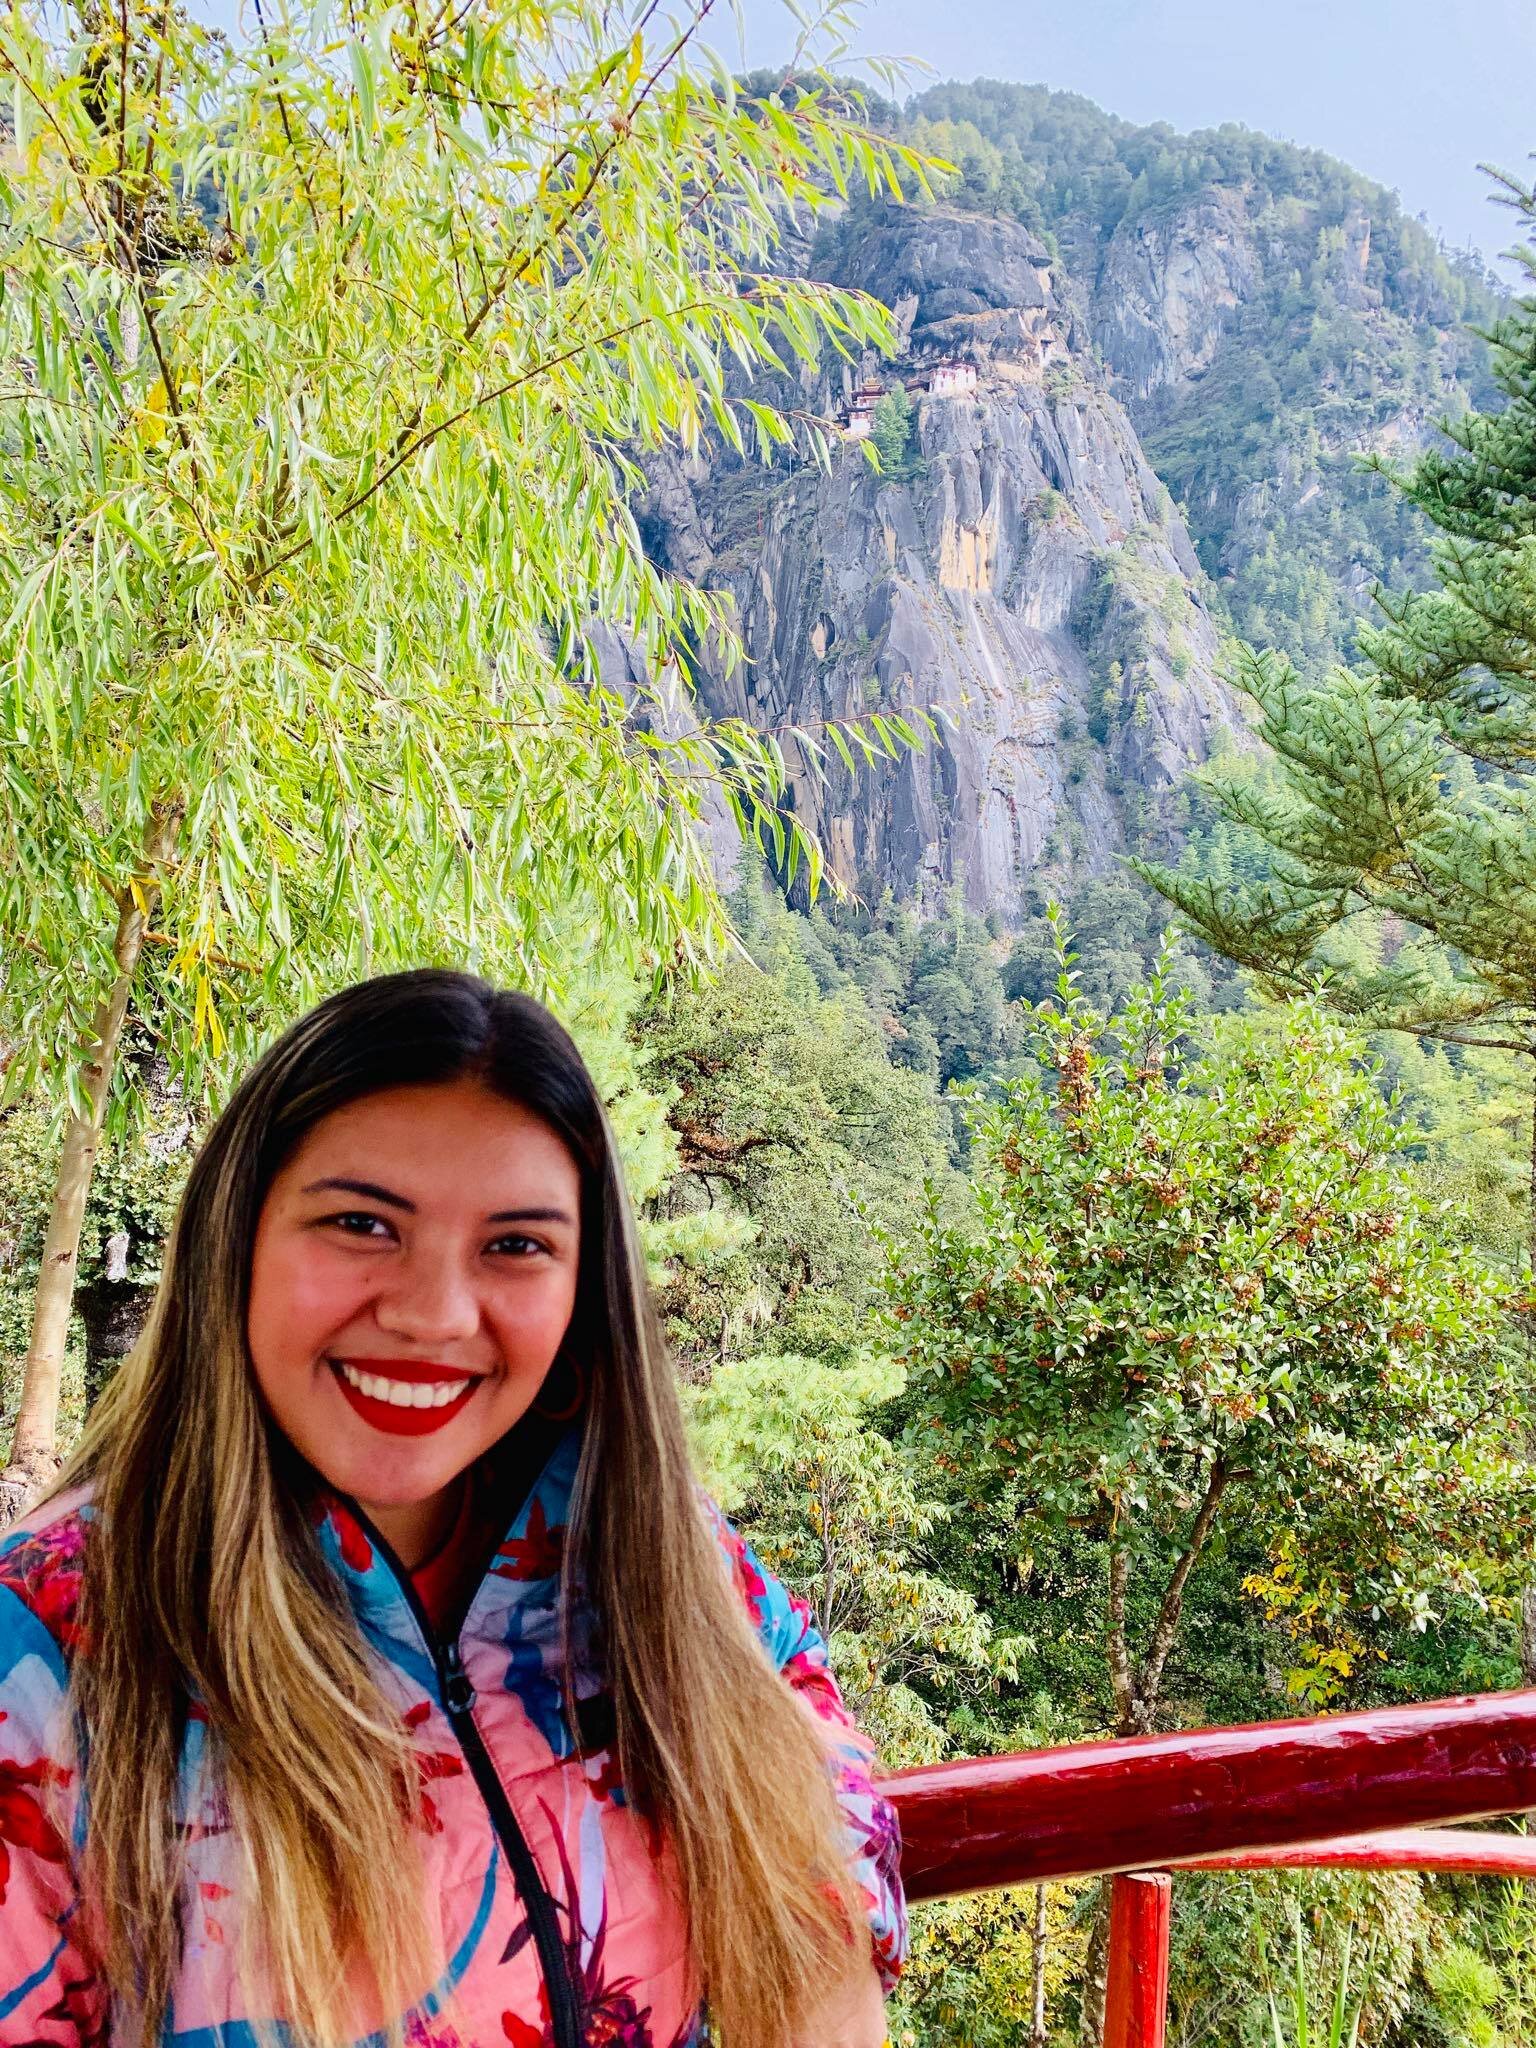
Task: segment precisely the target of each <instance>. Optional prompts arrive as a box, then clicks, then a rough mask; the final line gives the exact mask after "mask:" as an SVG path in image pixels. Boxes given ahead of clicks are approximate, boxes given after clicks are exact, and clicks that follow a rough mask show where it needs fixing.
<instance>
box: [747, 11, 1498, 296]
mask: <svg viewBox="0 0 1536 2048" xmlns="http://www.w3.org/2000/svg"><path fill="white" fill-rule="evenodd" d="M728 5H729V0H719V5H718V10H717V11H718V13H719V15H720V16H721V17H723V19H722V20H721V24H720V26H719V28H718V29H716V30H715V32H714V35H713V41H714V43H715V45H716V47H717V48H718V49H719V50H720V51H721V52H722V54H725V55H728V56H729V57H730V58H731V59H732V61H733V62H734V61H738V60H739V55H740V52H739V48H738V45H737V39H736V32H735V29H734V27H733V25H732V24H731V22H730V19H729V14H728V11H727V9H728ZM740 8H741V13H742V15H743V17H744V19H745V23H746V28H747V59H748V61H749V63H752V64H759V63H761V64H771V63H775V62H781V61H782V60H783V59H784V58H785V57H786V56H787V55H788V53H789V51H790V49H791V48H792V47H793V43H794V38H795V35H796V33H797V31H796V29H795V27H794V23H793V20H792V18H791V16H790V14H789V12H788V9H787V8H786V6H785V5H784V0H740ZM853 47H854V48H855V50H857V51H866V52H874V53H878V54H879V55H881V56H887V57H913V58H919V59H921V60H923V61H925V62H926V63H927V64H928V65H930V66H931V67H932V71H933V74H934V75H936V76H937V77H940V78H975V77H978V76H981V77H988V78H1005V79H1012V80H1015V81H1018V82H1020V83H1025V84H1043V85H1050V86H1055V87H1057V88H1059V89H1062V90H1065V91H1069V92H1080V93H1084V94H1086V96H1087V97H1088V98H1089V99H1091V100H1097V101H1098V103H1099V104H1100V106H1103V107H1105V108H1107V109H1108V110H1109V111H1110V112H1111V113H1114V114H1120V115H1122V116H1123V117H1124V118H1125V119H1126V120H1128V121H1138V122H1140V121H1167V122H1169V123H1171V124H1172V126H1173V127H1175V128H1177V129H1180V130H1188V129H1191V128H1205V127H1215V126H1216V125H1217V124H1218V123H1220V122H1222V121H1240V122H1242V123H1243V124H1244V125H1245V126H1246V127H1249V128H1259V129H1262V130H1264V131H1265V132H1266V133H1267V134H1271V135H1278V136H1281V137H1283V138H1285V139H1286V140H1288V141H1291V142H1297V143H1303V144H1307V145H1310V146H1314V147H1316V148H1319V149H1326V150H1328V151H1329V152H1330V153H1331V154H1332V155H1334V156H1339V157H1342V158H1343V159H1344V160H1345V162H1346V163H1349V164H1352V165H1353V166H1354V167H1355V169H1356V170H1359V171H1363V172H1365V173H1366V174H1367V175H1368V176H1370V177H1373V178H1376V179H1378V180H1379V181H1380V182H1381V183H1382V184H1383V185H1387V186H1390V187H1393V188H1395V189H1396V191H1397V192H1398V193H1399V195H1400V196H1401V198H1402V201H1403V204H1404V206H1405V207H1406V208H1407V209H1408V211H1409V212H1410V213H1415V214H1417V213H1423V214H1426V215H1427V216H1428V218H1429V222H1430V225H1431V227H1433V228H1434V229H1436V230H1437V232H1440V233H1442V234H1444V236H1445V238H1446V240H1447V241H1449V242H1451V243H1453V244H1455V245H1457V246H1464V245H1465V244H1467V243H1468V242H1471V243H1472V244H1473V245H1474V246H1476V247H1477V248H1479V249H1481V250H1483V251H1484V252H1485V254H1487V255H1488V256H1490V257H1491V256H1493V255H1494V254H1495V253H1496V252H1497V251H1498V250H1499V249H1501V248H1504V247H1507V246H1508V244H1509V242H1510V241H1511V240H1513V239H1514V227H1515V217H1514V215H1513V214H1511V213H1510V212H1509V211H1508V210H1507V209H1506V208H1504V207H1496V206H1494V205H1492V204H1491V203H1490V202H1489V200H1488V199H1487V197H1486V194H1487V192H1488V190H1489V187H1488V181H1487V180H1486V179H1485V178H1484V177H1483V176H1482V175H1481V174H1480V173H1479V171H1478V170H1477V164H1478V163H1479V162H1480V161H1485V162H1493V163H1496V164H1498V165H1499V166H1500V167H1501V168H1503V169H1505V170H1509V171H1512V172H1514V173H1515V174H1516V175H1517V176H1518V175H1521V174H1523V173H1526V172H1531V173H1532V174H1533V175H1536V165H1533V164H1532V163H1531V161H1530V158H1531V153H1532V152H1533V151H1536V0H1258V4H1256V0H1066V4H1062V0H868V4H867V5H865V6H864V7H863V8H862V9H861V11H860V14H859V19H858V24H857V27H856V31H855V34H854V38H853ZM924 82H926V81H925V79H924V76H923V75H922V74H918V75H917V77H916V78H915V79H914V81H913V83H914V85H921V84H922V83H924Z"/></svg>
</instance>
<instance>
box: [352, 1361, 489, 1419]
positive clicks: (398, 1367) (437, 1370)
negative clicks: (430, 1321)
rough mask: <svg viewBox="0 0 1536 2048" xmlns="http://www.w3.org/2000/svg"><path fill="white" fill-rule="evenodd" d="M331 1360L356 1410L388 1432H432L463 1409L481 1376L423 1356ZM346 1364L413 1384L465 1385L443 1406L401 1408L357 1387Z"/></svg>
mask: <svg viewBox="0 0 1536 2048" xmlns="http://www.w3.org/2000/svg"><path fill="white" fill-rule="evenodd" d="M329 1363H330V1367H331V1371H332V1372H333V1373H334V1374H335V1376H336V1384H337V1386H338V1387H340V1389H341V1391H342V1393H343V1394H344V1395H345V1396H346V1398H347V1402H348V1404H349V1406H350V1407H351V1408H352V1409H353V1411H354V1413H356V1414H358V1415H360V1416H361V1417H362V1418H363V1420H364V1422H366V1423H368V1424H369V1425H370V1427H371V1428H373V1429H377V1430H381V1431H382V1432H383V1433H384V1434H385V1435H386V1436H430V1435H431V1434H432V1432H433V1431H434V1430H438V1429H441V1428H442V1427H443V1426H444V1424H445V1423H448V1422H451V1421H452V1420H453V1418H454V1416H456V1415H457V1414H458V1413H459V1412H460V1411H461V1410H462V1409H463V1407H464V1405H465V1403H466V1402H467V1401H468V1400H469V1399H470V1397H471V1395H472V1394H473V1393H474V1391H475V1387H476V1385H477V1384H478V1380H479V1377H480V1376H479V1375H478V1374H475V1373H470V1372H465V1371H464V1370H463V1368H462V1367H460V1366H452V1365H437V1364H432V1363H428V1362H427V1361H425V1360H422V1359H419V1358H348V1359H336V1358H333V1359H331V1360H330V1361H329ZM344 1364H345V1365H349V1366H351V1368H352V1370H353V1371H354V1372H358V1373H363V1374H369V1373H372V1374H376V1375H377V1376H378V1377H379V1378H380V1379H390V1380H403V1381H406V1382H408V1383H409V1384H410V1385H412V1386H418V1387H440V1386H444V1385H446V1384H448V1382H450V1381H452V1380H462V1381H463V1386H462V1388H461V1389H460V1391H459V1392H458V1393H457V1394H455V1395H454V1396H453V1398H452V1400H449V1401H445V1402H444V1403H443V1405H442V1406H441V1407H440V1408H397V1407H396V1406H395V1405H394V1403H393V1402H392V1401H381V1400H379V1399H378V1398H377V1396H375V1395H373V1394H365V1393H364V1392H363V1390H362V1389H361V1388H360V1387H354V1386H353V1385H352V1383H351V1381H350V1380H349V1379H348V1378H347V1376H346V1374H345V1373H344V1372H343V1371H342V1369H341V1368H342V1366H343V1365H344Z"/></svg>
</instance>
